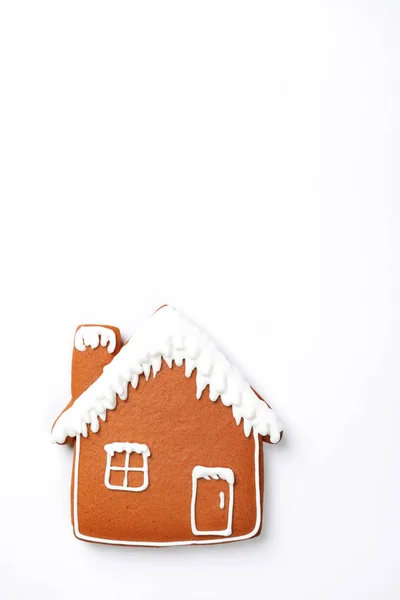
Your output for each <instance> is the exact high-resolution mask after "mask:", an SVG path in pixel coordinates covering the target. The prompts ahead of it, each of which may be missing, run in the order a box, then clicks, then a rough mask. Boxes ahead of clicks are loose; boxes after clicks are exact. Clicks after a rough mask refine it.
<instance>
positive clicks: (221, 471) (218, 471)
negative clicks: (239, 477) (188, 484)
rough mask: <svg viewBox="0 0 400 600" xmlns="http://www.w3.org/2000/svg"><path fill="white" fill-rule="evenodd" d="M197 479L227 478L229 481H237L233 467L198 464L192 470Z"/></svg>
mask: <svg viewBox="0 0 400 600" xmlns="http://www.w3.org/2000/svg"><path fill="white" fill-rule="evenodd" d="M192 477H193V478H195V479H225V481H227V482H228V483H235V475H234V473H233V471H232V469H227V468H224V467H202V466H200V465H198V466H197V467H195V468H194V469H193V471H192Z"/></svg>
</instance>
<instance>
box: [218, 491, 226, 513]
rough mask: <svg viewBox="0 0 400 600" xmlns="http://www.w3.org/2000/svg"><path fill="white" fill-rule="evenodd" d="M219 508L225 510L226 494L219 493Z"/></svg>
mask: <svg viewBox="0 0 400 600" xmlns="http://www.w3.org/2000/svg"><path fill="white" fill-rule="evenodd" d="M219 507H220V509H221V510H222V509H223V508H225V494H224V492H220V493H219Z"/></svg>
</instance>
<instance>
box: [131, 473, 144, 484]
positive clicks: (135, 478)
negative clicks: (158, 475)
mask: <svg viewBox="0 0 400 600" xmlns="http://www.w3.org/2000/svg"><path fill="white" fill-rule="evenodd" d="M143 482H144V473H143V472H142V471H129V473H128V486H129V487H133V488H136V487H141V486H142V485H143Z"/></svg>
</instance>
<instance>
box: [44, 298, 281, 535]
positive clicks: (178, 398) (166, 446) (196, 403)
mask: <svg viewBox="0 0 400 600" xmlns="http://www.w3.org/2000/svg"><path fill="white" fill-rule="evenodd" d="M280 438H281V427H280V425H279V423H278V420H277V417H276V415H275V412H274V411H273V410H271V408H270V407H269V406H268V404H267V403H266V402H264V400H262V398H261V397H260V396H259V395H258V394H256V393H255V391H254V390H253V389H252V388H251V386H250V385H249V384H248V383H247V382H246V380H245V378H244V377H243V375H242V374H241V373H240V371H239V370H238V369H237V368H236V367H235V366H233V365H232V364H231V363H230V362H229V361H228V359H227V358H226V357H225V356H224V354H223V353H222V352H221V351H220V350H219V349H218V348H217V347H216V345H215V343H214V342H213V341H212V340H211V339H210V337H209V336H208V335H207V334H206V333H205V332H204V331H201V330H200V329H199V328H198V327H197V326H196V325H195V324H194V323H192V322H191V321H190V320H189V319H188V318H187V317H185V316H184V315H182V314H181V313H180V312H178V311H177V310H175V309H173V308H171V307H170V306H165V307H162V308H161V309H159V310H158V311H157V312H156V313H154V314H153V315H152V316H151V317H150V318H149V319H148V320H147V321H146V322H145V323H144V324H143V326H142V327H141V328H140V329H139V330H138V331H137V333H136V334H134V335H133V337H132V338H131V339H130V340H129V341H128V342H127V343H126V344H125V345H124V346H121V336H120V333H119V330H118V329H117V328H115V327H109V326H100V325H83V326H81V327H78V329H77V331H76V333H75V341H74V350H73V360H72V400H71V402H70V403H69V404H68V405H67V407H66V408H65V409H64V411H63V412H62V413H61V415H60V416H59V417H58V419H57V420H56V422H55V423H54V425H53V429H52V440H53V441H54V442H56V443H58V444H64V443H65V442H71V443H74V446H75V452H74V459H73V472H72V485H71V502H72V511H71V512H72V525H73V530H74V533H75V536H76V537H77V538H79V539H81V540H85V541H90V542H100V543H105V544H121V545H129V546H176V545H189V544H217V543H221V542H232V541H238V540H245V539H249V538H252V537H254V536H256V535H258V534H259V533H260V530H261V522H262V503H263V441H264V442H271V443H276V442H279V440H280Z"/></svg>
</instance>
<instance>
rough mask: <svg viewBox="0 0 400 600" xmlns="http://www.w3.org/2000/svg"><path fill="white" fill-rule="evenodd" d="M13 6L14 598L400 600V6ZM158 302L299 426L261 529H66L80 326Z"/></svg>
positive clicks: (7, 374)
mask: <svg viewBox="0 0 400 600" xmlns="http://www.w3.org/2000/svg"><path fill="white" fill-rule="evenodd" d="M0 6H1V8H0V60H1V66H0V85H1V95H0V155H1V156H0V161H1V162H0V164H1V183H0V192H1V219H0V256H1V295H0V302H1V313H0V320H1V343H0V364H1V367H0V368H1V413H0V414H1V417H0V418H1V438H0V450H1V471H0V472H1V479H0V480H1V495H0V509H1V527H0V599H1V600H4V599H5V600H14V599H18V600H19V599H31V598H33V599H36V598H38V599H40V600H47V599H54V598H57V599H58V600H61V599H67V598H68V599H70V598H74V599H83V598H85V599H87V598H95V599H107V600H110V599H111V600H115V599H120V598H121V599H124V600H125V599H126V598H138V599H140V600H146V599H156V598H160V597H162V598H166V599H167V600H169V599H174V600H180V599H185V600H186V599H189V600H190V599H204V598H210V599H214V598H215V599H217V598H218V599H223V598H229V599H230V600H232V599H236V598H237V599H239V598H242V597H245V598H251V597H254V595H259V596H260V597H267V595H268V597H270V598H283V599H285V600H292V599H293V598H296V599H303V598H304V599H307V600H337V599H340V600H347V599H349V600H353V599H357V600H370V599H371V600H394V599H395V598H399V594H400V575H399V535H400V517H399V515H400V510H399V501H400V487H399V462H400V461H399V458H400V448H399V442H398V439H399V418H400V410H399V406H400V401H399V393H400V382H399V377H398V373H399V361H400V342H399V339H400V321H399V306H400V285H399V284H400V278H399V262H400V243H399V226H400V206H399V202H400V201H399V192H400V178H399V159H400V143H399V139H400V138H399V136H400V122H399V116H400V108H399V107H400V75H399V73H400V65H399V63H400V35H399V32H400V4H399V2H397V1H396V0H393V1H392V2H391V1H389V0H386V1H384V0H375V1H374V0H359V1H357V0H342V1H341V0H339V1H337V2H327V1H322V0H321V1H311V0H303V1H302V2H296V1H290V0H271V1H268V2H262V1H260V2H254V1H249V0H247V1H243V2H235V1H232V0H229V1H227V2H221V1H218V0H213V1H206V0H203V1H202V2H193V1H188V0H184V1H182V2H175V1H168V2H165V1H160V2H155V1H149V2H134V1H133V0H130V1H129V2H123V1H119V2H102V1H96V2H88V1H84V0H79V1H77V2H74V1H69V2H54V1H53V0H52V1H49V2H43V1H39V0H38V1H36V2H19V1H17V0H14V1H8V2H7V1H4V2H2V3H1V5H0ZM164 302H169V303H172V304H173V305H175V306H177V307H180V308H181V309H183V310H184V311H185V312H186V313H188V314H189V315H191V316H192V317H193V318H195V319H196V320H197V321H198V322H200V323H203V324H204V325H205V326H206V328H207V329H208V330H210V331H211V332H213V334H214V336H215V338H216V339H217V340H218V341H219V342H220V344H222V346H223V347H224V348H225V349H226V350H227V351H228V352H229V356H230V357H231V358H232V359H233V360H234V361H236V362H237V363H238V364H239V365H240V366H241V367H242V368H243V370H244V372H245V374H246V375H247V377H248V378H249V379H250V381H251V382H252V383H253V384H254V385H255V386H256V388H257V389H258V390H259V391H260V392H261V393H262V394H264V395H265V397H266V398H268V400H269V402H270V403H271V404H272V405H273V406H274V407H275V408H276V409H277V411H278V413H279V415H280V416H281V419H282V421H283V423H284V426H285V438H284V440H283V441H282V443H281V444H279V445H278V446H275V447H268V448H267V452H266V469H267V482H266V503H265V519H264V532H263V535H262V536H261V537H260V538H258V539H256V540H253V541H250V542H242V543H238V544H231V545H222V546H221V545H219V546H215V547H203V548H202V547H193V548H172V549H167V550H165V549H164V550H155V549H134V548H133V549H132V548H117V547H114V548H113V547H105V546H98V545H92V544H85V543H83V542H79V541H77V540H76V539H75V538H74V537H73V535H72V531H71V526H70V517H69V483H70V471H71V458H72V456H71V451H70V450H69V449H68V448H65V447H56V446H52V445H50V444H49V443H48V435H49V430H50V427H51V423H52V421H53V419H54V418H55V416H56V415H57V413H58V412H59V411H60V410H61V408H62V407H63V406H64V404H66V403H67V402H68V400H69V383H70V357H71V347H72V336H73V331H74V329H75V326H76V325H77V324H79V323H84V322H100V323H111V324H115V325H118V326H120V327H121V328H122V330H123V332H124V334H125V336H129V335H131V334H132V333H133V332H134V331H135V328H136V327H137V325H138V324H139V322H140V321H141V320H142V319H143V318H145V317H147V316H148V315H149V314H150V313H151V312H152V311H153V310H154V309H155V308H157V307H158V306H159V305H160V304H162V303H164Z"/></svg>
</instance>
